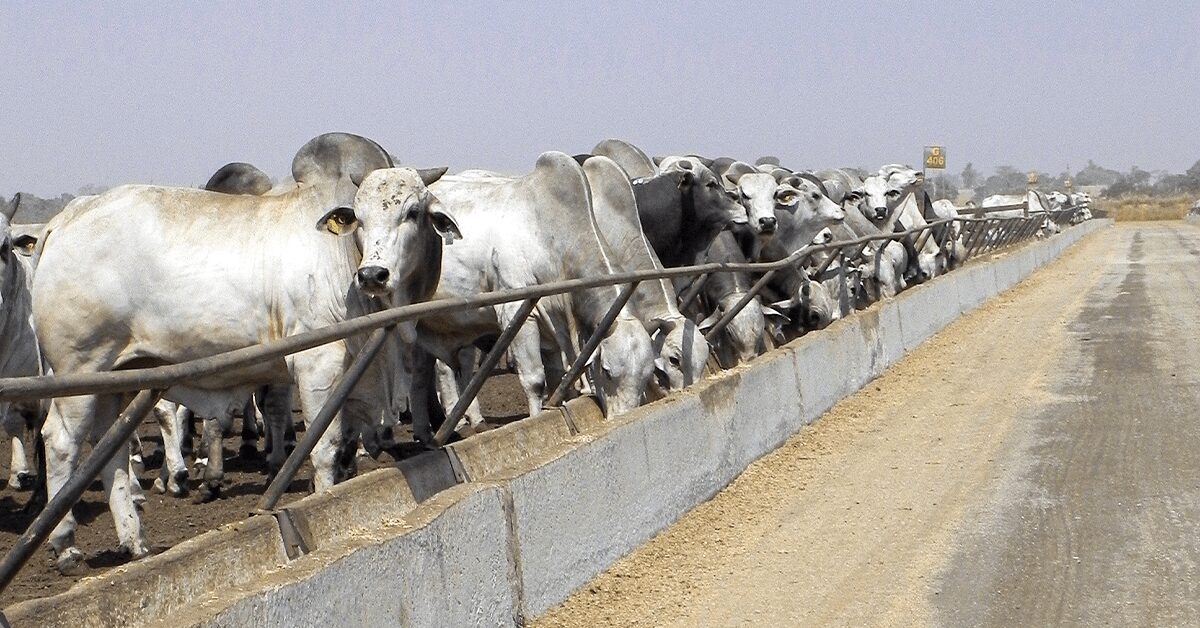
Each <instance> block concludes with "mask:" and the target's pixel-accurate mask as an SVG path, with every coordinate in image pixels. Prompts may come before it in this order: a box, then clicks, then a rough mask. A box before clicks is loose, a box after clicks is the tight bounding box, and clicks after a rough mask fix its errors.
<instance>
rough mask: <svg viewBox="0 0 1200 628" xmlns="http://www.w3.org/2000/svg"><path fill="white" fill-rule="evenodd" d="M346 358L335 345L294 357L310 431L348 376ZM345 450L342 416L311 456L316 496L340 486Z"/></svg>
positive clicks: (335, 416)
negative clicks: (337, 385) (339, 469)
mask: <svg viewBox="0 0 1200 628" xmlns="http://www.w3.org/2000/svg"><path fill="white" fill-rule="evenodd" d="M345 358H346V355H345V351H344V350H341V349H339V348H338V347H337V346H336V345H332V344H331V345H324V346H321V347H317V348H315V349H309V350H308V351H306V352H304V353H303V354H297V355H296V356H294V357H293V360H292V374H293V377H294V379H295V381H296V386H297V387H298V389H299V391H298V392H299V395H300V410H301V412H302V413H303V414H304V423H305V425H306V427H308V428H309V429H311V428H312V420H313V419H314V418H316V416H317V413H318V412H320V411H321V408H322V407H323V406H324V405H325V403H326V402H327V401H329V395H330V393H331V392H332V391H333V387H334V385H335V383H336V382H337V381H338V380H339V379H340V378H341V377H342V375H343V374H344V373H345V367H344V364H345V363H346V360H345ZM342 446H343V440H342V413H341V412H338V413H337V414H336V415H334V417H333V420H332V421H331V422H330V424H329V428H328V429H326V430H325V433H324V434H322V435H321V437H320V439H318V440H317V444H316V446H314V447H313V450H312V454H311V455H310V456H309V459H310V460H311V461H312V465H313V490H314V491H315V492H320V491H325V490H328V489H330V488H332V487H333V485H334V484H335V483H336V479H337V478H336V465H337V462H338V456H339V454H340V453H341V451H342Z"/></svg>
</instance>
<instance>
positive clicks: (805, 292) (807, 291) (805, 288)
mask: <svg viewBox="0 0 1200 628" xmlns="http://www.w3.org/2000/svg"><path fill="white" fill-rule="evenodd" d="M800 296H802V297H804V298H806V299H807V298H809V297H811V296H812V284H811V283H808V282H805V283H804V285H802V286H800Z"/></svg>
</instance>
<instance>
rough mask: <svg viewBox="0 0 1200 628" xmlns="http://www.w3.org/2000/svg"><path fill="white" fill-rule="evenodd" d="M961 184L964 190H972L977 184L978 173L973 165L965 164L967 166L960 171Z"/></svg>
mask: <svg viewBox="0 0 1200 628" xmlns="http://www.w3.org/2000/svg"><path fill="white" fill-rule="evenodd" d="M961 176H962V184H963V187H965V188H974V187H975V186H976V185H978V184H979V171H978V170H976V169H975V165H974V164H972V163H971V162H969V161H968V162H967V165H965V166H963V169H962V175H961Z"/></svg>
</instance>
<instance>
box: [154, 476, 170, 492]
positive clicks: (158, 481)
mask: <svg viewBox="0 0 1200 628" xmlns="http://www.w3.org/2000/svg"><path fill="white" fill-rule="evenodd" d="M150 488H152V489H153V490H154V492H155V493H158V494H159V495H162V494H163V493H166V492H167V487H166V485H165V484H163V479H162V478H154V485H153V486H151V487H150Z"/></svg>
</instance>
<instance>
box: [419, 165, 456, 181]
mask: <svg viewBox="0 0 1200 628" xmlns="http://www.w3.org/2000/svg"><path fill="white" fill-rule="evenodd" d="M449 169H450V168H448V167H446V166H442V167H441V168H418V169H417V175H418V176H420V177H421V183H424V184H425V185H433V183H434V181H437V180H438V179H440V178H442V175H444V174H446V171H447V170H449Z"/></svg>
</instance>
